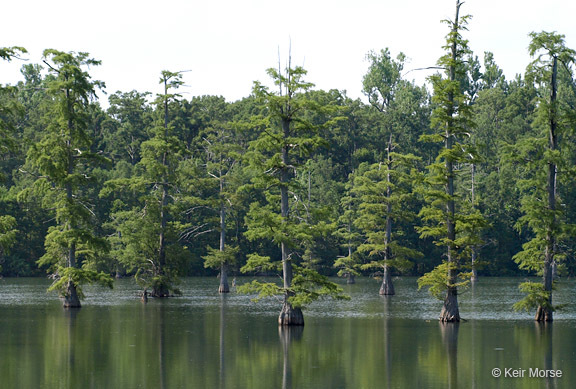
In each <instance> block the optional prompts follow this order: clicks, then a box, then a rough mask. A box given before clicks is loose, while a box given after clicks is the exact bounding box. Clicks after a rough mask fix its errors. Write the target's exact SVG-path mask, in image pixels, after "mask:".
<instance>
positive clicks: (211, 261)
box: [204, 246, 240, 269]
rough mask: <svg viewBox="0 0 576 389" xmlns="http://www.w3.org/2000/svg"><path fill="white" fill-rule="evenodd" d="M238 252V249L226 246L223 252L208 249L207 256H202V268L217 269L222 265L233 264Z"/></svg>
mask: <svg viewBox="0 0 576 389" xmlns="http://www.w3.org/2000/svg"><path fill="white" fill-rule="evenodd" d="M239 251H240V249H239V247H235V246H226V248H225V249H224V251H221V250H220V249H215V248H212V247H208V254H206V255H205V256H204V267H210V268H213V269H219V268H220V267H221V266H222V265H223V264H230V265H231V264H234V263H235V262H236V256H237V255H238V252H239Z"/></svg>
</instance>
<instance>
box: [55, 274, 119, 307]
mask: <svg viewBox="0 0 576 389" xmlns="http://www.w3.org/2000/svg"><path fill="white" fill-rule="evenodd" d="M55 274H56V279H55V281H54V282H53V283H52V285H50V288H48V291H51V292H52V291H56V292H58V293H59V294H60V296H61V297H66V293H67V289H68V284H69V283H72V284H73V285H76V292H77V293H78V298H80V299H81V300H82V299H84V293H83V291H82V288H81V285H84V284H99V285H102V286H107V287H109V288H112V287H113V285H114V284H113V279H112V277H110V275H108V274H105V273H102V272H96V271H94V270H87V269H81V268H74V267H62V266H58V268H57V269H56V273H55Z"/></svg>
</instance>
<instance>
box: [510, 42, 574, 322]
mask: <svg viewBox="0 0 576 389" xmlns="http://www.w3.org/2000/svg"><path fill="white" fill-rule="evenodd" d="M530 37H531V38H532V40H531V42H530V45H529V47H528V49H529V52H530V56H532V57H533V58H534V60H533V61H532V62H531V63H530V65H529V66H528V68H527V74H526V77H527V79H529V80H530V81H532V82H534V83H536V84H538V85H539V86H540V96H539V104H538V117H537V120H536V123H535V125H536V126H538V127H539V128H541V129H542V134H543V136H541V137H537V138H534V137H531V138H527V139H524V140H523V141H522V142H520V147H521V148H520V150H519V151H517V157H518V156H521V157H522V158H523V159H524V161H523V162H524V163H525V164H526V166H527V167H528V169H529V172H528V173H529V176H528V177H527V178H526V179H525V180H523V181H522V182H521V185H522V186H523V187H524V189H526V188H530V192H529V193H527V194H526V195H525V196H524V198H523V200H522V211H523V212H524V216H522V217H521V218H520V220H519V223H518V227H519V228H522V227H523V226H528V227H529V228H530V229H531V230H532V232H533V234H534V238H533V239H532V240H530V241H529V242H528V243H526V244H524V245H523V251H521V252H520V253H518V254H516V256H515V257H514V259H515V261H516V262H517V263H518V264H519V266H520V268H523V269H529V270H534V271H537V272H538V273H540V274H541V275H542V283H541V284H536V283H533V282H525V283H523V284H521V286H520V288H521V290H522V291H524V292H525V293H526V294H527V296H526V297H525V298H524V299H523V300H522V301H520V302H519V303H517V304H516V305H515V307H516V308H518V309H532V308H536V316H535V320H536V321H552V320H553V312H554V309H555V307H554V305H553V304H552V290H553V267H554V266H555V264H556V262H557V261H559V260H561V252H560V250H559V246H560V242H561V240H562V238H563V237H564V235H565V234H566V232H567V225H566V224H565V220H564V219H563V209H562V206H561V205H560V204H561V202H560V201H559V195H558V186H559V183H560V180H559V179H558V176H559V174H561V173H564V174H565V173H566V172H568V171H569V170H570V167H569V166H567V164H566V162H567V161H568V158H566V156H564V155H563V154H562V148H561V141H562V139H563V135H564V134H565V132H566V129H567V128H569V127H570V126H572V127H573V126H574V124H575V121H574V116H573V109H574V108H573V107H566V106H564V105H563V104H562V101H560V100H559V99H558V86H559V83H558V74H559V68H560V67H563V70H564V71H568V72H570V74H571V65H572V64H573V63H574V62H575V60H576V52H575V51H574V50H572V49H569V48H567V47H566V46H565V43H564V35H560V34H556V33H549V32H540V33H535V32H532V33H530ZM569 79H570V81H569V82H570V83H572V82H573V81H572V77H569ZM569 87H571V88H573V87H574V85H569ZM534 154H536V155H538V158H537V159H533V158H531V155H534ZM544 172H545V174H544Z"/></svg>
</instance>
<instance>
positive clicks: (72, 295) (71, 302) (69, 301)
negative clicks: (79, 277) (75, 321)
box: [63, 282, 82, 308]
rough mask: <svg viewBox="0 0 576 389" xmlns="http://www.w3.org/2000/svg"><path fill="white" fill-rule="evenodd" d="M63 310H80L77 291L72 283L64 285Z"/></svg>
mask: <svg viewBox="0 0 576 389" xmlns="http://www.w3.org/2000/svg"><path fill="white" fill-rule="evenodd" d="M63 306H64V308H81V307H82V305H81V304H80V298H79V297H78V291H77V290H76V285H74V283H73V282H68V285H66V294H65V295H64V297H63Z"/></svg>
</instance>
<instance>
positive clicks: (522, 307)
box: [514, 282, 558, 312]
mask: <svg viewBox="0 0 576 389" xmlns="http://www.w3.org/2000/svg"><path fill="white" fill-rule="evenodd" d="M518 288H519V289H520V291H521V292H522V293H524V294H525V295H526V296H525V297H524V298H523V299H522V300H520V301H518V302H516V303H514V310H515V311H527V312H529V311H531V310H533V309H536V308H538V307H543V308H545V309H546V310H548V311H550V312H554V311H555V310H556V309H557V308H558V307H556V306H553V305H552V304H550V296H551V295H552V291H549V290H548V291H547V290H544V285H543V284H542V283H536V282H523V283H521V284H520V285H519V287H518Z"/></svg>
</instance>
